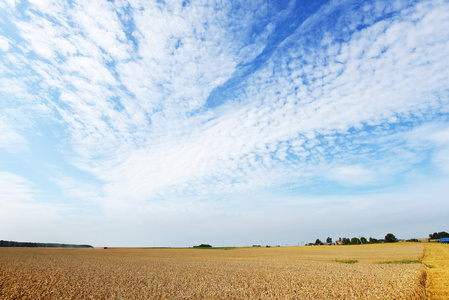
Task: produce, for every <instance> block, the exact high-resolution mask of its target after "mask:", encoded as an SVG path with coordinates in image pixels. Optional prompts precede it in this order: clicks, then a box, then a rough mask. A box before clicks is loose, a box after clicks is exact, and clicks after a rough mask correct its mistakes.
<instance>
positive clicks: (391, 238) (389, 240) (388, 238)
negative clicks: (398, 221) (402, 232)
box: [385, 233, 398, 243]
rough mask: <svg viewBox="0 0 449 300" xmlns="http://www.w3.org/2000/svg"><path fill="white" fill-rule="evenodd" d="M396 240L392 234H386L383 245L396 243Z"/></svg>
mask: <svg viewBox="0 0 449 300" xmlns="http://www.w3.org/2000/svg"><path fill="white" fill-rule="evenodd" d="M397 241H398V239H397V238H396V237H395V235H394V234H392V233H387V235H386V236H385V243H396V242H397Z"/></svg>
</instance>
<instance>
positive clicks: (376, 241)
mask: <svg viewBox="0 0 449 300" xmlns="http://www.w3.org/2000/svg"><path fill="white" fill-rule="evenodd" d="M368 243H370V244H376V243H379V241H378V240H377V239H375V238H372V237H370V238H369V242H368Z"/></svg>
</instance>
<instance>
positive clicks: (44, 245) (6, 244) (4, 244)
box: [0, 240, 93, 248]
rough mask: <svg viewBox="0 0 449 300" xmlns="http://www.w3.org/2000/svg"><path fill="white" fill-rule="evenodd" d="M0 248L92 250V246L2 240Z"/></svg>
mask: <svg viewBox="0 0 449 300" xmlns="http://www.w3.org/2000/svg"><path fill="white" fill-rule="evenodd" d="M0 247H42V248H93V246H91V245H73V244H56V243H33V242H14V241H3V240H0Z"/></svg>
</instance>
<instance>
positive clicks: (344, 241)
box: [342, 238, 351, 245]
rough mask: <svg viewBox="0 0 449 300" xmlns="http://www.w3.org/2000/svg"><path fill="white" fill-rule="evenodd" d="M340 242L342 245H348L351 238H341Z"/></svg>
mask: <svg viewBox="0 0 449 300" xmlns="http://www.w3.org/2000/svg"><path fill="white" fill-rule="evenodd" d="M342 242H343V245H349V244H351V240H350V239H348V238H343V240H342Z"/></svg>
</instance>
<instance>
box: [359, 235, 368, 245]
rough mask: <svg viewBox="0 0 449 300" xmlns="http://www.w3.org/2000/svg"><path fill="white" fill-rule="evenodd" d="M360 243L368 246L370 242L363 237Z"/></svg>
mask: <svg viewBox="0 0 449 300" xmlns="http://www.w3.org/2000/svg"><path fill="white" fill-rule="evenodd" d="M360 243H362V244H367V243H368V241H367V240H366V238H365V237H364V236H362V237H361V238H360Z"/></svg>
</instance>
